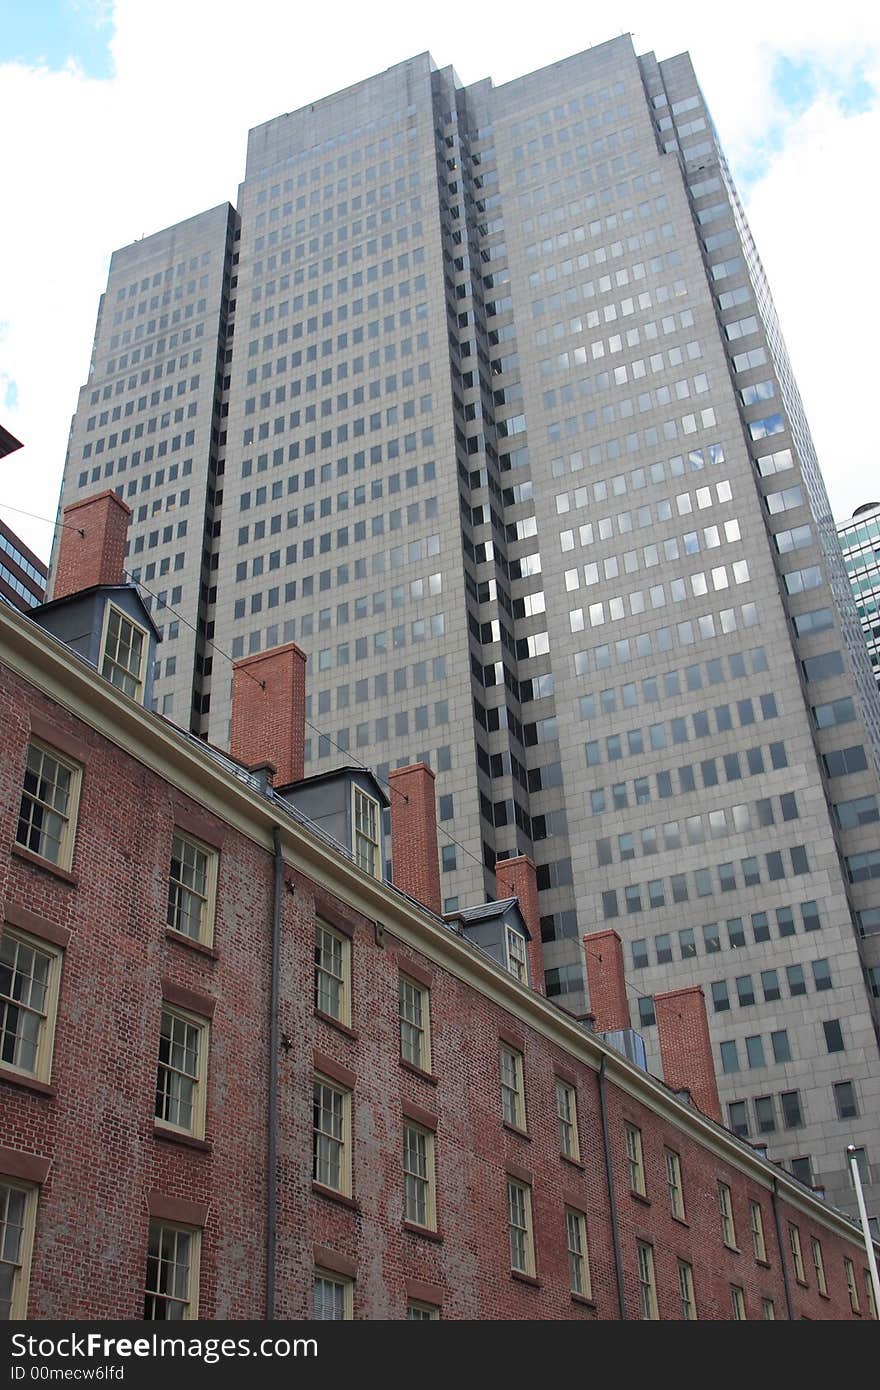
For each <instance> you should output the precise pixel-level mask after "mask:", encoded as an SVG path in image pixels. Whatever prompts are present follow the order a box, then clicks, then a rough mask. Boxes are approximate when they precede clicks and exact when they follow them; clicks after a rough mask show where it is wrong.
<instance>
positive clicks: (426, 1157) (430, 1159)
mask: <svg viewBox="0 0 880 1390" xmlns="http://www.w3.org/2000/svg"><path fill="white" fill-rule="evenodd" d="M410 1136H412V1139H414V1140H415V1143H413V1142H412V1139H411V1138H410ZM414 1155H415V1158H416V1162H415V1163H413V1161H412V1160H413V1156H414ZM420 1204H422V1205H423V1206H424V1219H423V1220H420V1219H419V1211H418V1208H419V1205H420ZM403 1219H404V1221H406V1222H408V1224H409V1225H411V1226H421V1227H422V1228H423V1229H424V1230H426V1231H436V1229H437V1183H436V1178H435V1170H434V1133H433V1131H432V1130H430V1129H426V1128H425V1126H424V1125H419V1124H416V1123H415V1121H414V1120H408V1119H405V1120H404V1122H403Z"/></svg>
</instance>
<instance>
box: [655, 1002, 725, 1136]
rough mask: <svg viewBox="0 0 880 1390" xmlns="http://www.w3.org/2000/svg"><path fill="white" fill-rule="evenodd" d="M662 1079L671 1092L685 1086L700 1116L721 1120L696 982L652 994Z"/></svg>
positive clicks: (704, 1007) (702, 1006) (706, 1022)
mask: <svg viewBox="0 0 880 1390" xmlns="http://www.w3.org/2000/svg"><path fill="white" fill-rule="evenodd" d="M654 1012H655V1014H656V1015H657V1032H658V1035H659V1039H660V1056H661V1058H662V1060H663V1079H664V1081H665V1082H666V1085H667V1086H670V1087H671V1088H672V1090H673V1091H677V1090H680V1089H682V1088H686V1089H687V1090H689V1091H690V1093H691V1096H692V1097H693V1101H694V1104H695V1105H696V1107H697V1109H698V1110H701V1111H702V1112H703V1114H704V1115H708V1116H709V1117H710V1119H713V1120H717V1121H718V1123H719V1124H720V1123H721V1102H720V1100H719V1098H718V1082H717V1080H716V1077H715V1063H714V1061H713V1059H712V1042H711V1039H710V1037H709V1020H708V1019H707V1017H706V1001H705V999H704V997H703V991H702V989H701V988H700V986H699V985H689V986H688V987H687V988H685V989H671V990H668V991H667V993H665V994H655V995H654Z"/></svg>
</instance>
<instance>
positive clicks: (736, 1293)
mask: <svg viewBox="0 0 880 1390" xmlns="http://www.w3.org/2000/svg"><path fill="white" fill-rule="evenodd" d="M730 1304H731V1308H732V1309H733V1321H734V1322H747V1321H748V1319H747V1318H746V1295H745V1290H744V1289H743V1287H742V1285H741V1284H731V1286H730Z"/></svg>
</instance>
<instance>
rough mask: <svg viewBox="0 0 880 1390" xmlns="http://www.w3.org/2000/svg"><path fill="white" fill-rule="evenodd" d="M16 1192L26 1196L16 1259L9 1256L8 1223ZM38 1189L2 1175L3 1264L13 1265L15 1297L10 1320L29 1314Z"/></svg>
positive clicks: (0, 1224)
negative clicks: (10, 1201) (11, 1199)
mask: <svg viewBox="0 0 880 1390" xmlns="http://www.w3.org/2000/svg"><path fill="white" fill-rule="evenodd" d="M13 1193H20V1194H21V1195H22V1196H23V1197H24V1206H23V1210H22V1213H21V1225H20V1226H17V1229H18V1231H19V1238H18V1249H17V1251H16V1254H15V1258H14V1259H7V1254H6V1252H7V1249H8V1244H9V1235H10V1230H9V1227H8V1226H7V1221H8V1216H9V1200H10V1197H11V1195H12V1194H13ZM38 1199H39V1188H37V1187H36V1185H35V1184H34V1183H29V1182H19V1181H18V1179H17V1178H8V1177H6V1176H5V1175H3V1174H0V1235H2V1237H3V1239H2V1240H0V1265H12V1267H13V1271H14V1272H13V1275H12V1299H11V1302H10V1307H9V1320H10V1321H16V1322H18V1321H20V1320H21V1319H23V1318H26V1317H27V1311H28V1296H29V1293H30V1282H31V1260H32V1258H33V1253H34V1233H35V1231H36V1225H37V1201H38Z"/></svg>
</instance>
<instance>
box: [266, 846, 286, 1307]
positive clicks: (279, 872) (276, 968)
mask: <svg viewBox="0 0 880 1390" xmlns="http://www.w3.org/2000/svg"><path fill="white" fill-rule="evenodd" d="M272 846H273V849H274V871H275V872H274V880H275V883H274V896H273V906H272V978H271V1002H270V1006H269V1009H270V1012H269V1108H268V1121H267V1124H268V1131H269V1133H268V1144H267V1155H266V1164H267V1169H268V1171H267V1174H266V1318H267V1320H269V1321H272V1320H274V1318H275V1316H276V1313H275V1283H276V1274H275V1266H276V1259H277V1249H278V1054H279V1050H280V1020H279V1007H280V1006H279V999H280V993H281V988H280V977H281V890H282V887H283V879H284V857H283V855H282V853H281V830H280V828H279V826H277V825H274V826H273V827H272Z"/></svg>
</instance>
